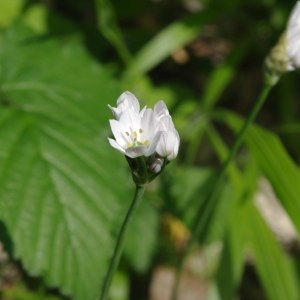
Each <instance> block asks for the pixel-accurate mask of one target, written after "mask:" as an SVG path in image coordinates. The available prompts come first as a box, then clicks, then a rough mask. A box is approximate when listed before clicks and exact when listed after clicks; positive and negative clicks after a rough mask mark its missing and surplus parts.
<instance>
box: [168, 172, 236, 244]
mask: <svg viewBox="0 0 300 300" xmlns="http://www.w3.org/2000/svg"><path fill="white" fill-rule="evenodd" d="M164 173H165V174H163V176H164V177H163V178H165V180H166V182H165V183H164V184H165V186H166V188H165V189H166V190H167V191H168V190H169V191H170V195H166V200H167V203H166V204H167V205H168V209H169V210H170V211H171V212H172V213H173V214H174V215H176V216H178V217H179V218H180V219H182V220H183V221H184V222H185V223H186V224H187V226H188V227H189V228H191V229H192V227H193V226H194V223H195V222H198V221H199V220H201V222H202V221H203V222H202V230H201V236H199V238H201V239H202V240H205V241H206V242H211V241H212V240H215V239H218V238H220V236H222V235H223V233H224V224H226V222H227V219H228V213H229V211H230V208H231V206H232V204H233V199H234V198H235V194H234V192H233V191H232V189H231V188H230V186H229V185H227V184H225V185H223V186H222V187H221V188H220V193H218V195H216V197H215V198H214V199H213V200H212V201H207V199H208V197H209V196H210V195H211V192H212V190H213V188H214V186H215V183H216V179H217V174H216V173H215V172H213V171H212V170H211V169H208V168H195V167H185V168H183V167H181V168H175V167H173V166H169V167H168V170H166V171H165V172H164ZM210 200H211V199H210Z"/></svg>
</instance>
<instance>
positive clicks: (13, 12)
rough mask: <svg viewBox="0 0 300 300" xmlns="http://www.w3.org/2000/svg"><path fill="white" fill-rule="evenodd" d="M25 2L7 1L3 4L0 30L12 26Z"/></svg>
mask: <svg viewBox="0 0 300 300" xmlns="http://www.w3.org/2000/svg"><path fill="white" fill-rule="evenodd" d="M23 4H24V0H9V1H8V0H6V1H2V2H1V9H0V28H2V27H6V26H8V25H10V24H11V23H12V22H13V21H14V20H15V19H16V18H17V17H18V16H19V15H20V13H21V10H22V6H23Z"/></svg>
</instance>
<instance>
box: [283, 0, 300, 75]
mask: <svg viewBox="0 0 300 300" xmlns="http://www.w3.org/2000/svg"><path fill="white" fill-rule="evenodd" d="M286 47H287V55H288V64H289V65H288V67H287V68H288V70H294V69H296V68H299V67H300V1H298V2H297V3H296V5H295V7H294V8H293V11H292V13H291V15H290V18H289V21H288V26H287V41H286Z"/></svg>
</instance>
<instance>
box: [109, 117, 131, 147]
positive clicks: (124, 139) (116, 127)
mask: <svg viewBox="0 0 300 300" xmlns="http://www.w3.org/2000/svg"><path fill="white" fill-rule="evenodd" d="M109 123H110V128H111V131H112V133H113V135H114V137H115V139H116V142H117V143H118V144H119V145H120V146H121V147H123V148H125V147H126V145H127V144H128V143H130V139H129V138H128V136H127V135H126V134H125V132H126V128H124V127H123V126H122V123H120V122H119V121H117V120H109Z"/></svg>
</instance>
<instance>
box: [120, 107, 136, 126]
mask: <svg viewBox="0 0 300 300" xmlns="http://www.w3.org/2000/svg"><path fill="white" fill-rule="evenodd" d="M119 122H120V123H121V124H122V125H123V127H124V131H127V132H131V130H132V131H138V130H139V129H140V128H141V117H140V115H139V113H138V112H136V111H134V110H132V109H126V110H125V111H124V112H123V114H122V116H121V118H120V120H119Z"/></svg>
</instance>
